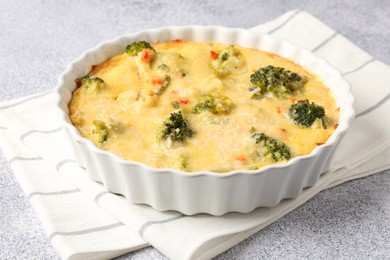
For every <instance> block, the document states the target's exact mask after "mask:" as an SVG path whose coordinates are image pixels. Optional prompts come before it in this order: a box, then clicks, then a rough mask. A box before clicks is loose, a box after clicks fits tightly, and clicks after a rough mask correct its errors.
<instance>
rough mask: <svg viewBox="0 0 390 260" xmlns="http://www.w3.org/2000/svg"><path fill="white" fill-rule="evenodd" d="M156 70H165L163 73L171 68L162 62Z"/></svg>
mask: <svg viewBox="0 0 390 260" xmlns="http://www.w3.org/2000/svg"><path fill="white" fill-rule="evenodd" d="M157 70H158V71H160V72H165V73H167V72H169V71H170V70H171V69H170V68H169V66H168V65H167V64H164V63H162V64H160V65H158V67H157Z"/></svg>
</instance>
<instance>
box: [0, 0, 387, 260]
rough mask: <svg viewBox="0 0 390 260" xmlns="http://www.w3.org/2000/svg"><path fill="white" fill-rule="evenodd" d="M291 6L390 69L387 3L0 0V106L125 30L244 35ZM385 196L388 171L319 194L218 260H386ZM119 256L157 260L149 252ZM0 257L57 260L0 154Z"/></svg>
mask: <svg viewBox="0 0 390 260" xmlns="http://www.w3.org/2000/svg"><path fill="white" fill-rule="evenodd" d="M292 9H302V10H305V11H307V12H309V13H311V14H313V15H314V16H316V17H318V18H319V19H321V20H322V21H323V22H325V23H326V24H328V25H329V26H331V27H332V28H333V29H335V30H336V31H338V32H339V33H341V34H343V35H344V36H346V37H347V38H349V39H350V40H352V41H353V42H354V43H356V44H357V45H358V46H360V47H361V48H363V49H364V50H366V51H367V52H368V53H370V54H371V55H373V56H374V57H375V58H377V59H379V60H381V61H383V62H385V63H387V64H390V29H389V27H390V1H388V0H376V1H364V0H361V1H358V0H354V1H330V0H328V1H309V0H296V1H282V0H280V1H254V0H247V1H238V0H235V1H227V0H214V1H208V2H207V1H174V0H165V1H157V0H148V1H124V0H122V1H119V0H115V1H105V2H103V1H91V0H88V1H75V0H72V1H54V0H52V1H44V0H40V1H37V0H34V1H9V0H0V100H9V99H13V98H17V97H22V96H25V95H29V94H33V93H39V92H42V91H46V90H50V89H52V88H53V87H54V86H55V85H56V80H57V77H58V75H59V74H60V73H61V72H62V71H63V70H64V69H65V67H66V66H67V64H68V63H70V62H71V61H72V60H73V59H75V58H77V57H78V56H79V55H80V54H81V53H82V52H83V51H84V50H86V49H88V48H91V47H93V46H95V45H97V44H98V43H99V42H101V41H103V40H107V39H111V38H114V37H116V36H118V35H120V34H123V33H129V32H134V31H137V30H140V29H145V28H152V27H160V26H166V25H187V24H201V25H223V26H229V27H242V28H249V27H252V26H255V25H258V24H261V23H264V22H267V21H269V20H272V19H274V18H276V17H278V16H279V15H281V14H283V13H284V12H286V11H289V10H292ZM389 112H390V111H389ZM389 191H390V171H389V170H387V171H385V172H382V173H379V174H376V175H373V176H370V177H366V178H364V179H360V180H355V181H350V182H348V183H345V184H342V185H340V186H337V187H334V188H332V189H329V190H326V191H323V192H321V193H320V194H318V195H317V196H315V197H314V198H312V199H311V200H309V201H308V202H307V203H305V204H304V205H302V206H301V207H299V208H298V209H296V210H294V211H293V212H291V213H289V214H288V215H286V216H285V217H283V218H281V219H280V220H278V221H276V222H275V223H273V224H271V225H270V226H268V227H266V228H265V229H263V230H261V231H260V232H257V233H256V234H255V235H253V236H251V237H249V238H248V239H246V240H244V241H243V242H241V243H240V244H238V245H236V246H235V247H233V248H231V249H230V250H228V251H226V252H225V253H223V254H221V255H220V256H218V257H217V259H369V258H372V259H390V192H389ZM189 235H190V234H189ZM120 258H121V259H165V257H164V256H163V255H162V254H161V253H159V252H158V251H157V250H156V249H154V248H151V247H148V248H145V249H141V250H138V251H136V252H132V253H129V254H127V255H125V256H122V257H120ZM0 259H58V255H57V254H56V252H55V251H54V249H53V247H52V246H51V245H50V243H49V242H48V240H47V237H46V235H45V234H44V233H43V229H42V226H41V224H40V222H39V221H38V219H37V216H36V215H35V213H34V211H33V209H32V208H31V206H30V204H29V202H28V200H27V199H26V197H25V195H24V194H23V192H22V190H21V188H20V186H19V184H18V183H17V181H16V179H15V177H14V175H13V173H12V171H11V170H10V168H9V165H8V163H7V161H6V160H5V158H4V155H3V154H2V153H0Z"/></svg>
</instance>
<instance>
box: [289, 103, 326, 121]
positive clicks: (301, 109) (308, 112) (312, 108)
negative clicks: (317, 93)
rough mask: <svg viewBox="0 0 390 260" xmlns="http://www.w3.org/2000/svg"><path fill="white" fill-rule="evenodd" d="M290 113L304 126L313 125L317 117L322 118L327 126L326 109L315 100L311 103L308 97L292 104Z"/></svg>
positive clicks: (291, 117)
mask: <svg viewBox="0 0 390 260" xmlns="http://www.w3.org/2000/svg"><path fill="white" fill-rule="evenodd" d="M288 115H289V117H290V119H291V120H292V121H293V122H294V123H295V124H297V125H300V126H302V127H311V126H312V125H313V123H314V122H315V121H316V120H317V119H320V120H321V121H322V122H323V126H324V127H326V124H325V121H326V118H325V109H324V108H323V107H322V106H319V105H317V104H315V103H314V102H311V103H310V102H309V100H307V99H306V100H299V101H297V102H295V103H294V104H292V105H291V106H290V109H289V111H288Z"/></svg>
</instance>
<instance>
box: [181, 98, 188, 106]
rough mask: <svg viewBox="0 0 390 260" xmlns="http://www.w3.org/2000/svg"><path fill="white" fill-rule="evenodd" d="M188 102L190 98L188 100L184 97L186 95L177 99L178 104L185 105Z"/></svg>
mask: <svg viewBox="0 0 390 260" xmlns="http://www.w3.org/2000/svg"><path fill="white" fill-rule="evenodd" d="M189 102H190V100H189V99H188V98H186V97H181V98H180V99H179V103H180V104H184V105H186V104H188V103H189Z"/></svg>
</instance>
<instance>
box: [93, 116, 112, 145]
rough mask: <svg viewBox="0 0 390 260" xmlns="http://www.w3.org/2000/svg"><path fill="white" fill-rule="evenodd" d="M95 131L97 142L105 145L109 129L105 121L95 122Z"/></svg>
mask: <svg viewBox="0 0 390 260" xmlns="http://www.w3.org/2000/svg"><path fill="white" fill-rule="evenodd" d="M93 126H94V128H93V130H92V133H93V134H94V135H95V138H96V141H97V142H98V143H99V144H100V145H103V144H104V142H106V141H107V139H108V128H107V126H106V124H105V123H104V122H103V121H100V120H94V121H93Z"/></svg>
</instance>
